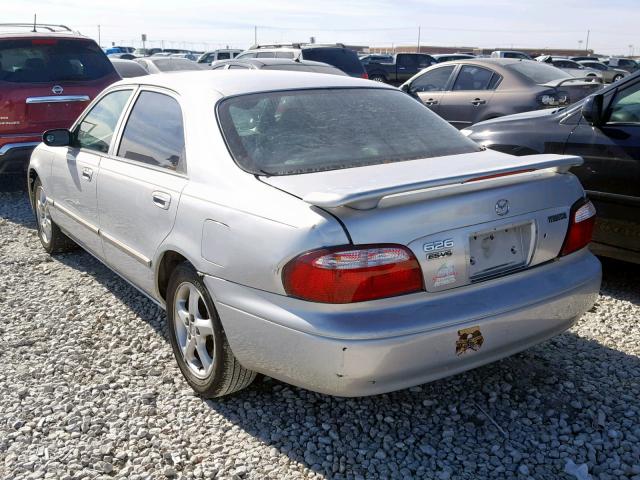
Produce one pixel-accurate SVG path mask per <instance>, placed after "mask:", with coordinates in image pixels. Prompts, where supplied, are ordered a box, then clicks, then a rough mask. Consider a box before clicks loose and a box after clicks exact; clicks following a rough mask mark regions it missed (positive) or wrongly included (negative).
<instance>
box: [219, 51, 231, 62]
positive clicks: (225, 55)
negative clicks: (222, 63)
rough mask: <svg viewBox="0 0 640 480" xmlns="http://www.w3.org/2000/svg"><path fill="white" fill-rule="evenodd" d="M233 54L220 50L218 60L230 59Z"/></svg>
mask: <svg viewBox="0 0 640 480" xmlns="http://www.w3.org/2000/svg"><path fill="white" fill-rule="evenodd" d="M230 59H231V54H230V53H229V52H218V60H230Z"/></svg>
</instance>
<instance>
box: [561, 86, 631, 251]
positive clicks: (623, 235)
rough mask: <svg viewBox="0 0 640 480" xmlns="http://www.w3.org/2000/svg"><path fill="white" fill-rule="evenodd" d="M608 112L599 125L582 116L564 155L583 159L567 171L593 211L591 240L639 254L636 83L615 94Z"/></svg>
mask: <svg viewBox="0 0 640 480" xmlns="http://www.w3.org/2000/svg"><path fill="white" fill-rule="evenodd" d="M608 115H609V118H608V121H607V122H606V123H605V124H604V125H603V126H601V127H595V128H594V127H593V126H592V125H589V124H588V123H586V122H585V121H584V120H581V121H580V124H579V125H578V126H577V127H576V128H575V130H574V131H573V132H572V133H571V135H570V137H569V139H568V141H567V145H566V148H565V153H571V154H576V155H580V156H581V157H583V158H584V164H583V165H582V166H580V167H574V168H573V169H572V171H573V172H574V173H575V174H576V175H578V177H579V178H580V181H581V182H582V184H583V186H584V188H585V190H587V193H588V195H589V197H590V198H591V199H592V200H593V201H594V204H595V205H596V210H597V211H598V219H597V228H596V232H595V234H594V240H595V241H598V242H601V243H605V244H611V245H614V246H617V247H621V248H625V249H629V250H634V251H637V252H640V82H635V83H634V84H631V85H630V86H628V87H626V88H624V89H622V90H619V91H618V92H617V93H616V94H615V96H614V98H613V99H612V101H611V106H610V108H609V114H608Z"/></svg>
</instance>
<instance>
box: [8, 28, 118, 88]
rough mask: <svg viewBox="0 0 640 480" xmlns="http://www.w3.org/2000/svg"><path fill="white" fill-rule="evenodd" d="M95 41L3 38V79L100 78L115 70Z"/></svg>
mask: <svg viewBox="0 0 640 480" xmlns="http://www.w3.org/2000/svg"><path fill="white" fill-rule="evenodd" d="M114 73H115V72H114V69H113V66H112V65H111V62H110V61H109V60H108V59H107V56H106V55H105V54H104V52H103V51H102V50H101V49H100V48H99V47H98V46H97V45H96V44H95V43H94V42H92V41H86V40H68V39H58V38H36V39H28V40H4V41H2V42H0V80H4V81H5V82H25V83H44V82H62V81H69V82H73V81H89V80H98V79H100V78H102V77H105V76H107V75H110V74H114Z"/></svg>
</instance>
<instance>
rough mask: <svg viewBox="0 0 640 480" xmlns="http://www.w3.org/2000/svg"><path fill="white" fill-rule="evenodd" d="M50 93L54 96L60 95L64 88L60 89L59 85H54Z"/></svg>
mask: <svg viewBox="0 0 640 480" xmlns="http://www.w3.org/2000/svg"><path fill="white" fill-rule="evenodd" d="M51 91H52V92H53V93H55V94H56V95H60V94H61V93H62V92H64V88H62V87H61V86H60V85H54V86H53V88H52V89H51Z"/></svg>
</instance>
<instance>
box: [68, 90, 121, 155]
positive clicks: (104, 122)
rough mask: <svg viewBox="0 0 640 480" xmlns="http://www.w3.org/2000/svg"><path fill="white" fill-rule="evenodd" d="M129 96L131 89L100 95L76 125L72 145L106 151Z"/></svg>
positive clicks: (101, 151)
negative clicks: (100, 97) (99, 98)
mask: <svg viewBox="0 0 640 480" xmlns="http://www.w3.org/2000/svg"><path fill="white" fill-rule="evenodd" d="M130 96H131V90H118V91H115V92H112V93H109V94H107V95H105V96H104V97H102V99H101V100H99V101H98V103H96V104H95V105H94V107H93V108H92V109H91V110H90V111H89V113H88V114H87V115H86V116H85V117H84V118H83V119H82V121H81V122H80V124H79V125H78V126H77V127H76V129H75V132H74V133H75V141H74V143H73V146H74V147H76V148H86V149H88V150H94V151H96V152H100V153H107V152H108V151H109V146H110V145H111V139H112V137H113V132H114V131H115V129H116V124H117V123H118V119H119V118H120V115H122V111H123V110H124V107H125V105H126V104H127V100H129V97H130Z"/></svg>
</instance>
